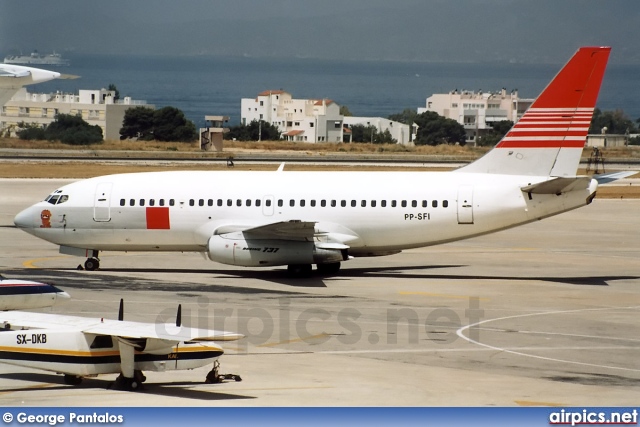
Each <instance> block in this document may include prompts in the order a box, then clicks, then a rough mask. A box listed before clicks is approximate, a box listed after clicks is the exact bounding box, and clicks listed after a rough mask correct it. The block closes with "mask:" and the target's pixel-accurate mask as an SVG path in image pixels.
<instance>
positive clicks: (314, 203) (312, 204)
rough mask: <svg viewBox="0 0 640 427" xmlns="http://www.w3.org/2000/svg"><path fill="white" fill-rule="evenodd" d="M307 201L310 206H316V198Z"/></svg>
mask: <svg viewBox="0 0 640 427" xmlns="http://www.w3.org/2000/svg"><path fill="white" fill-rule="evenodd" d="M309 203H311V207H312V208H315V207H316V200H315V199H313V200H311V201H310V202H309Z"/></svg>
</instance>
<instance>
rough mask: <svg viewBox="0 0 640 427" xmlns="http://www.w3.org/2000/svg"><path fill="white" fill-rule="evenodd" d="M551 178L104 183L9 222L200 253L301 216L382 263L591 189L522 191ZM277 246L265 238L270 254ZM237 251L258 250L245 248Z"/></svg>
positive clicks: (160, 177) (175, 177)
mask: <svg viewBox="0 0 640 427" xmlns="http://www.w3.org/2000/svg"><path fill="white" fill-rule="evenodd" d="M547 179H548V177H535V176H517V175H498V174H475V173H472V174H470V173H447V172H384V173H383V172H372V173H362V172H359V173H352V172H334V173H327V172H322V173H317V172H204V171H203V172H153V173H138V174H122V175H108V176H102V177H98V178H93V179H89V180H83V181H79V182H76V183H72V184H69V185H67V186H64V187H62V188H60V189H58V190H56V192H55V193H53V194H52V195H51V196H50V197H49V198H48V199H47V201H43V202H40V203H38V204H36V205H34V206H32V207H31V208H29V209H27V210H25V211H23V212H21V213H20V214H18V216H17V217H16V221H15V222H16V224H17V225H18V226H19V227H21V228H24V229H25V231H28V232H30V233H32V234H34V235H35V236H38V237H40V238H43V239H45V240H48V241H50V242H52V243H55V244H58V245H61V246H62V247H63V248H79V249H81V250H84V249H86V250H99V251H104V250H106V251H195V252H207V250H208V248H209V247H210V246H209V245H210V241H211V238H212V236H217V235H227V236H229V233H231V235H232V234H233V232H234V231H238V232H241V231H242V230H243V229H246V228H248V227H254V226H256V225H260V224H270V223H274V222H279V221H299V220H302V221H311V222H315V231H316V235H317V237H315V239H314V240H315V241H316V242H327V243H328V244H331V243H335V244H343V245H347V246H348V247H349V250H348V253H349V255H354V256H367V255H381V254H386V253H393V252H397V251H401V250H403V249H409V248H415V247H422V246H429V245H435V244H440V243H444V242H450V241H455V240H459V239H464V238H468V237H473V236H478V235H482V234H486V233H490V232H494V231H497V230H501V229H507V228H510V227H514V226H517V225H520V224H524V223H527V222H530V221H534V220H537V219H541V218H545V217H548V216H552V215H555V214H558V213H561V212H565V211H568V210H571V209H575V208H577V207H580V206H584V205H585V204H587V203H588V201H589V200H590V197H591V196H592V194H593V193H594V192H595V189H596V186H597V184H596V183H595V181H592V182H591V184H590V186H589V188H587V189H585V190H583V191H572V192H568V193H562V194H560V195H555V194H527V193H525V192H523V191H522V187H525V186H527V185H530V184H535V183H537V182H542V181H545V180H547ZM277 240H278V239H270V241H275V242H276V243H273V244H272V250H278V244H277ZM266 248H267V250H269V249H268V248H269V246H267V247H266ZM243 250H249V251H251V250H260V251H263V250H265V248H264V247H262V246H260V247H259V248H257V247H256V248H252V247H251V244H250V243H248V244H247V245H246V247H244V248H243ZM228 263H233V262H228ZM271 265H273V264H271Z"/></svg>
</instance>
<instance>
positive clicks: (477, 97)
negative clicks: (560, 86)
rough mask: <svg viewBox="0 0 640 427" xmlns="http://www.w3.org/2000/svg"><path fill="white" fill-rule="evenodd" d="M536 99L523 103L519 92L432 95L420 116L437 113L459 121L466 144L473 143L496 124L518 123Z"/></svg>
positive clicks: (525, 100) (420, 109) (463, 92)
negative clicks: (465, 135) (463, 131)
mask: <svg viewBox="0 0 640 427" xmlns="http://www.w3.org/2000/svg"><path fill="white" fill-rule="evenodd" d="M533 101H534V100H533V99H521V98H519V97H518V91H512V92H510V93H507V91H506V89H502V90H501V91H499V92H472V91H466V90H463V91H458V90H457V89H456V90H453V91H451V92H449V93H438V94H433V95H431V96H430V97H429V98H427V105H426V107H425V108H418V114H421V113H424V112H426V111H434V112H436V113H438V114H440V115H441V116H444V117H446V118H449V119H453V120H456V121H457V122H458V123H460V124H461V125H463V126H464V128H465V130H466V132H467V142H473V141H474V140H475V139H476V137H477V136H479V135H482V133H483V132H484V131H487V130H490V129H492V126H493V124H494V123H496V122H500V121H503V120H511V121H512V122H514V123H515V122H517V121H518V119H520V117H522V115H523V114H524V112H525V111H527V109H528V108H529V107H530V106H531V104H532V103H533Z"/></svg>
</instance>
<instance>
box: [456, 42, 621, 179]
mask: <svg viewBox="0 0 640 427" xmlns="http://www.w3.org/2000/svg"><path fill="white" fill-rule="evenodd" d="M610 51H611V48H610V47H582V48H580V49H579V50H578V51H577V52H576V53H575V55H573V57H572V58H571V59H570V60H569V62H568V63H567V64H566V65H565V66H564V68H562V70H560V72H559V73H558V74H557V75H556V76H555V78H554V79H553V80H552V81H551V83H549V85H548V86H547V87H546V88H545V90H544V91H543V92H542V93H541V94H540V96H539V97H538V98H537V99H536V100H535V102H534V103H533V104H532V105H531V107H530V108H529V109H528V110H527V111H526V112H525V114H524V116H522V118H521V119H520V120H519V121H518V122H517V123H516V124H515V125H514V126H513V127H512V128H511V130H510V131H509V132H508V133H507V134H506V135H505V137H504V138H503V139H502V140H501V141H500V142H499V143H498V144H497V145H496V146H495V148H494V149H493V150H491V151H489V152H488V153H487V154H486V155H485V156H483V157H482V158H480V159H478V160H477V161H475V162H473V163H471V164H469V165H467V166H465V167H463V168H460V169H458V171H459V172H469V173H494V174H507V175H535V176H563V177H565V176H575V175H576V172H577V169H578V164H579V163H580V156H581V154H582V149H583V148H584V144H585V142H586V139H587V132H588V130H589V125H590V123H591V118H592V116H593V110H594V108H595V106H596V100H597V98H598V92H599V91H600V84H601V83H602V77H603V76H604V70H605V68H606V65H607V61H608V59H609V52H610Z"/></svg>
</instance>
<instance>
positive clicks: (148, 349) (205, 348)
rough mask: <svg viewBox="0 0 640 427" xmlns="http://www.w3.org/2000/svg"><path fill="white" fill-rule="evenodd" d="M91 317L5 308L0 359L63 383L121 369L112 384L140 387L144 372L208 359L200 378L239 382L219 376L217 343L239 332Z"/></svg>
mask: <svg viewBox="0 0 640 427" xmlns="http://www.w3.org/2000/svg"><path fill="white" fill-rule="evenodd" d="M118 318H119V320H110V319H104V318H102V319H91V318H85V317H77V316H63V315H57V314H43V313H30V312H24V311H9V312H2V313H0V361H1V362H4V363H8V364H12V365H17V366H24V367H28V368H34V369H41V370H45V371H50V372H57V373H62V374H64V379H65V382H66V383H67V384H72V385H77V384H80V382H81V381H82V378H83V377H95V376H97V375H100V374H109V373H120V375H119V376H118V378H117V379H116V381H115V384H114V387H115V388H117V389H123V390H136V389H139V388H140V386H141V383H142V382H144V381H145V380H146V377H145V376H144V374H143V373H142V371H143V370H147V371H161V372H162V371H170V370H182V369H194V368H199V367H201V366H205V365H207V364H210V363H213V369H212V370H211V371H210V372H209V373H208V374H207V376H206V379H205V382H207V383H214V382H220V381H221V380H223V379H234V380H236V381H240V380H241V378H240V377H239V376H237V375H219V374H218V366H219V363H218V358H219V357H220V356H221V355H222V354H223V353H224V350H223V349H222V347H220V346H219V345H218V344H216V342H218V341H235V340H238V339H240V338H242V337H243V335H241V334H236V333H233V332H225V331H215V330H208V329H195V328H188V327H184V326H182V325H181V310H180V307H178V317H177V321H176V323H175V324H169V323H167V324H164V323H141V322H131V321H124V320H122V318H123V305H122V301H120V313H119V315H118Z"/></svg>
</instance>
